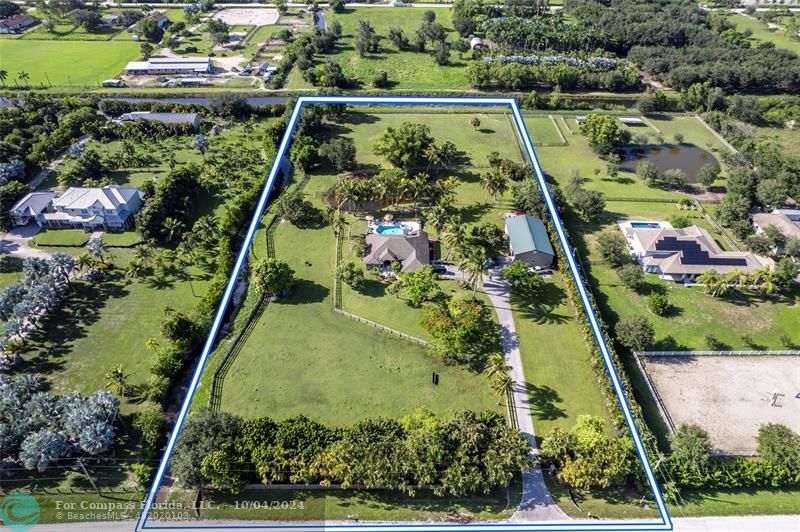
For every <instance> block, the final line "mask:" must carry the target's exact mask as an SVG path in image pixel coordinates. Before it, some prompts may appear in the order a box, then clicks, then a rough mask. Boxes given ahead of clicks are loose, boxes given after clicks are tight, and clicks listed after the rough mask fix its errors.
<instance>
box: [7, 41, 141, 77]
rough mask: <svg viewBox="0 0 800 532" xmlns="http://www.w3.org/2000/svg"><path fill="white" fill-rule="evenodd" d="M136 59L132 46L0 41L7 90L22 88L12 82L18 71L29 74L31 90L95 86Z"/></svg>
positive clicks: (93, 43)
mask: <svg viewBox="0 0 800 532" xmlns="http://www.w3.org/2000/svg"><path fill="white" fill-rule="evenodd" d="M138 56H139V44H138V43H134V42H129V43H127V42H126V43H123V42H104V43H97V42H89V41H60V42H54V41H33V40H30V41H29V40H0V70H6V71H8V72H9V77H8V79H7V80H6V85H7V86H9V87H14V86H16V85H17V84H19V85H20V86H25V82H22V81H16V82H15V80H16V77H17V73H18V72H19V71H25V72H27V73H28V74H30V79H29V80H28V83H29V84H30V85H31V86H39V85H42V84H43V85H45V86H47V85H49V84H50V83H52V84H53V85H57V86H69V85H74V86H95V85H97V84H98V83H100V82H101V81H103V80H104V79H109V78H113V77H114V76H116V75H117V74H119V73H120V71H122V69H123V68H124V67H125V65H126V64H127V63H128V61H133V60H134V59H136V58H137V57H138ZM64 65H69V68H65V67H64ZM48 80H49V81H48Z"/></svg>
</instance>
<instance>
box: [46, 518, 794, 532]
mask: <svg viewBox="0 0 800 532" xmlns="http://www.w3.org/2000/svg"><path fill="white" fill-rule="evenodd" d="M602 522H603V521H602V520H574V521H568V523H569V524H573V525H574V524H577V523H581V524H584V523H585V524H589V523H591V524H599V523H602ZM673 523H674V525H675V528H674V529H673V530H676V531H678V532H753V531H756V530H758V531H759V532H797V530H800V516H797V515H768V516H734V517H701V518H678V519H674V520H673ZM147 524H148V526H152V527H154V528H155V527H159V526H161V527H164V526H172V527H180V529H182V530H192V529H193V528H192V527H199V526H203V527H213V528H214V529H216V530H231V531H235V530H238V531H241V530H242V528H241V527H243V526H250V527H256V526H259V525H266V524H267V523H266V522H258V521H188V522H174V521H173V522H169V523H167V522H148V523H147ZM269 524H270V525H273V526H274V525H279V524H291V525H293V526H302V525H304V524H309V525H311V524H315V525H317V526H319V525H320V523H319V522H317V523H300V522H292V523H277V522H270V523H269ZM324 524H325V525H357V526H359V527H360V528H369V527H368V525H369V524H370V522H367V521H361V522H355V521H326V522H325V523H324ZM382 524H384V525H385V524H387V523H382ZM392 524H397V525H402V524H416V525H420V524H423V523H392ZM551 524H554V525H555V524H558V523H557V522H555V521H553V522H552V523H551ZM134 525H135V521H116V522H92V523H67V522H62V523H59V524H53V525H39V526H37V527H35V528H33V529H32V532H62V531H63V532H130V531H131V530H133V529H134ZM540 530H544V529H540ZM607 530H608V529H607Z"/></svg>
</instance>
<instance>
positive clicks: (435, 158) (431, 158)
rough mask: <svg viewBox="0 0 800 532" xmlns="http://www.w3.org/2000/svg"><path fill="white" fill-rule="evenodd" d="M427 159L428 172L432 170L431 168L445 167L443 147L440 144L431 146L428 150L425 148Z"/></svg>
mask: <svg viewBox="0 0 800 532" xmlns="http://www.w3.org/2000/svg"><path fill="white" fill-rule="evenodd" d="M424 155H425V158H426V159H427V160H428V170H430V169H431V166H433V167H434V168H437V167H439V166H444V157H443V155H444V153H443V150H442V147H441V146H440V145H439V144H431V145H430V146H428V147H427V148H425V154H424Z"/></svg>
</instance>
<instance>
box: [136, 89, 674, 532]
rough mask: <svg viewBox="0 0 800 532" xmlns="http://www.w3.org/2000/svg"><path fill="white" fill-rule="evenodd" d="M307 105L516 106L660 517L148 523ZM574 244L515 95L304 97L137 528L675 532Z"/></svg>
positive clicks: (519, 128) (519, 127)
mask: <svg viewBox="0 0 800 532" xmlns="http://www.w3.org/2000/svg"><path fill="white" fill-rule="evenodd" d="M305 104H347V105H462V106H463V105H467V106H507V107H509V108H510V109H511V112H512V114H513V115H514V123H515V124H516V127H517V131H518V133H519V135H520V137H521V138H522V141H523V144H524V146H525V150H526V152H527V154H528V157H529V158H530V161H531V164H532V166H533V169H534V171H535V174H536V179H537V181H538V183H539V188H540V190H541V191H542V195H543V196H544V199H545V203H546V205H547V210H548V212H549V213H550V216H551V218H552V220H553V222H554V226H555V228H556V232H557V233H558V238H559V240H560V243H561V247H562V249H563V251H564V257H565V258H566V259H567V262H568V264H569V269H570V272H571V273H572V277H573V280H574V281H575V285H576V286H577V288H578V292H579V294H580V296H581V301H582V302H583V307H584V310H585V311H586V315H587V317H588V318H589V322H590V324H591V327H592V332H593V333H594V336H595V339H596V340H597V345H598V347H599V348H600V352H601V354H602V356H603V361H604V363H605V366H606V370H607V371H608V375H609V378H610V379H611V383H612V385H613V386H614V392H615V393H616V395H617V399H618V401H619V404H620V407H621V409H622V412H623V415H624V417H625V422H626V423H627V425H628V429H629V432H630V435H631V438H632V439H633V442H634V445H635V447H636V454H637V455H638V457H639V460H640V461H641V463H642V467H643V468H644V471H645V475H646V477H647V481H648V483H649V485H650V489H651V490H652V493H653V497H654V499H655V501H656V506H657V507H658V513H659V517H660V518H661V521H635V520H626V521H610V520H609V521H602V522H596V521H595V522H585V521H584V522H575V523H569V522H560V523H547V522H543V523H526V524H522V523H520V524H517V523H493V524H478V523H476V524H462V525H457V524H418V525H414V524H412V525H383V524H374V525H360V526H359V525H325V524H318V525H317V524H315V525H309V524H302V525H277V524H276V525H269V524H265V525H241V526H238V525H234V526H208V525H206V526H203V525H198V526H147V520H148V518H149V516H150V511H151V509H152V507H153V503H154V501H155V498H156V495H157V494H158V490H159V488H160V487H161V483H162V481H163V479H164V474H165V472H166V470H167V466H168V465H169V459H170V457H171V456H172V453H173V451H174V450H175V444H176V442H177V441H178V437H179V436H180V433H181V429H182V428H183V424H184V422H185V421H186V415H187V413H188V411H189V406H190V405H191V403H192V398H193V397H194V394H195V392H196V391H197V387H198V385H199V384H200V376H201V375H202V373H203V369H204V368H205V365H206V363H207V361H208V357H209V355H210V353H211V350H212V348H213V346H214V341H215V340H216V337H217V334H218V332H219V328H220V326H221V325H222V319H223V316H224V314H225V310H226V309H227V307H228V304H229V303H230V300H231V296H232V295H233V290H234V288H235V286H236V282H237V280H238V278H239V275H240V273H241V271H242V267H243V266H244V262H245V260H246V258H247V254H248V252H249V250H250V245H251V243H252V241H253V237H254V236H255V232H256V229H257V228H258V225H259V222H260V220H261V217H262V215H263V213H264V209H265V207H266V204H267V200H268V199H269V195H270V192H271V190H272V187H273V184H274V182H275V179H276V177H277V174H278V169H279V168H280V164H281V161H282V160H283V157H284V155H285V154H286V150H287V148H288V147H289V143H290V140H291V136H292V133H293V131H294V127H295V125H296V124H297V120H298V118H299V116H300V111H301V110H302V108H303V105H305ZM571 249H572V248H571V246H570V245H569V241H568V240H567V236H566V233H565V231H564V227H563V225H562V222H561V217H560V216H559V214H558V211H557V210H556V207H555V203H554V202H553V198H552V196H551V195H550V190H549V189H548V187H547V182H546V181H545V178H544V173H543V172H542V168H541V165H540V164H539V159H538V158H537V156H536V152H535V151H534V149H533V143H532V142H531V139H530V136H529V134H528V129H527V127H526V126H525V122H524V120H523V119H522V113H521V112H520V109H519V106H518V105H517V101H516V100H515V99H513V98H469V97H460V98H437V97H402V96H396V97H392V96H352V97H350V96H301V97H300V98H298V99H297V103H296V105H295V108H294V110H293V112H292V115H291V117H290V118H289V123H288V125H287V127H286V132H285V133H284V135H283V138H282V139H281V143H280V145H279V147H278V151H277V154H276V156H275V161H274V162H273V163H272V167H271V169H270V172H269V176H268V178H267V181H266V183H265V185H264V188H263V190H262V192H261V197H260V198H259V201H258V205H257V206H256V210H255V213H254V215H253V219H252V220H251V222H250V227H249V228H248V230H247V234H246V236H245V239H244V242H243V243H242V247H241V249H240V251H239V255H238V256H237V258H236V263H235V265H234V268H233V272H232V274H231V276H230V278H229V279H228V284H227V286H226V287H225V292H224V293H223V295H222V300H221V301H220V304H219V308H218V309H217V314H216V316H215V317H214V322H213V324H212V326H211V331H210V332H209V335H208V338H207V339H206V342H205V345H204V346H203V352H202V354H201V355H200V360H199V363H198V364H197V368H196V369H195V372H194V375H193V376H192V380H191V383H190V385H189V389H188V391H187V394H186V397H185V398H184V401H183V405H182V406H181V410H180V412H179V413H178V417H177V419H176V420H175V428H174V430H173V431H172V434H171V435H170V438H169V441H168V442H167V446H166V449H165V450H164V456H163V457H162V459H161V463H160V464H159V467H158V471H157V473H156V476H155V478H154V480H153V484H152V486H151V487H150V491H149V492H148V494H147V498H146V499H145V504H144V507H143V509H142V512H141V513H140V514H139V519H138V520H137V522H136V528H135V530H136V531H137V532H138V531H140V530H143V529H147V530H219V529H252V530H281V529H289V530H291V529H320V530H322V529H337V530H341V531H354V532H356V531H357V532H360V531H363V530H365V529H368V530H369V529H373V530H374V529H380V530H392V531H402V530H413V531H421V530H437V531H438V530H442V529H470V530H498V529H502V530H519V531H523V530H537V531H539V530H554V531H555V530H558V531H572V530H575V531H593V530H597V531H607V530H630V531H638V530H642V531H644V530H672V527H673V525H672V519H671V518H670V515H669V511H668V510H667V507H666V504H665V503H664V498H663V496H662V494H661V489H660V488H659V485H658V482H657V480H656V478H655V474H654V473H653V469H652V467H651V465H650V461H649V459H648V457H647V452H646V451H645V448H644V445H643V444H642V438H641V435H640V434H639V430H638V429H637V428H636V424H635V423H634V420H633V415H632V414H631V410H630V406H629V405H628V401H627V399H626V398H625V394H624V392H623V390H622V386H621V384H620V380H619V375H618V374H617V371H616V369H615V368H614V364H613V362H612V360H611V356H610V354H609V351H608V346H607V345H606V343H605V338H604V337H603V333H602V331H601V329H600V324H599V322H598V319H597V316H596V315H595V313H594V309H593V307H592V305H591V303H590V301H589V298H588V295H587V292H586V286H585V285H584V283H583V279H582V277H581V275H580V272H579V270H578V265H577V263H576V261H575V257H574V256H573V254H572V251H571Z"/></svg>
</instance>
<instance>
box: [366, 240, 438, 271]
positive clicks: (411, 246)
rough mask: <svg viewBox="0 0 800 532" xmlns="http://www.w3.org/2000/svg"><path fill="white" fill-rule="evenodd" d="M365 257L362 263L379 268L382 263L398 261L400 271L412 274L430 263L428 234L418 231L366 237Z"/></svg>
mask: <svg viewBox="0 0 800 532" xmlns="http://www.w3.org/2000/svg"><path fill="white" fill-rule="evenodd" d="M366 242H367V255H366V256H365V257H364V263H365V264H367V265H368V266H380V265H382V264H384V262H386V261H388V262H394V261H400V263H401V264H402V266H403V267H402V271H404V272H413V271H416V270H418V269H420V268H422V267H423V266H425V265H427V264H429V263H430V247H429V241H428V234H427V233H426V232H425V231H418V232H416V233H412V234H410V235H379V234H377V233H370V234H368V235H367V237H366Z"/></svg>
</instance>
